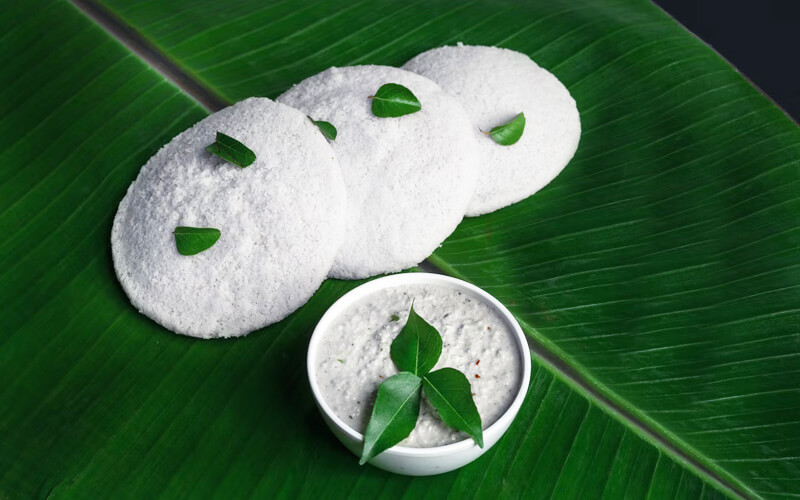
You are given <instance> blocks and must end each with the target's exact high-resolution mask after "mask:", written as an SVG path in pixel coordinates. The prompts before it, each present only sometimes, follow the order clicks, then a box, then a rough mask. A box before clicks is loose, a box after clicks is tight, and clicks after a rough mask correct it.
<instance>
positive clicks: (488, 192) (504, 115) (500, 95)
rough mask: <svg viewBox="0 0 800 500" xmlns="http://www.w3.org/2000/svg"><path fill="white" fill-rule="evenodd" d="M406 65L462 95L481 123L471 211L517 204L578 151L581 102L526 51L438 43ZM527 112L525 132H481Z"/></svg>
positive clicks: (476, 130)
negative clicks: (496, 137) (509, 141)
mask: <svg viewBox="0 0 800 500" xmlns="http://www.w3.org/2000/svg"><path fill="white" fill-rule="evenodd" d="M403 68H404V69H407V70H409V71H413V72H415V73H418V74H420V75H423V76H425V77H427V78H430V79H431V80H433V81H434V82H436V83H438V84H439V86H440V87H441V88H442V89H443V90H444V91H445V92H448V93H449V94H451V95H452V96H453V97H455V98H456V99H458V101H459V102H461V104H463V106H464V108H465V109H466V111H467V113H468V114H469V115H470V118H471V119H472V121H473V123H474V124H475V126H474V127H473V135H474V136H475V137H476V138H477V139H478V142H479V148H480V156H481V164H482V167H481V170H480V172H479V174H478V183H477V187H476V189H475V196H474V197H473V199H472V201H471V202H470V204H469V208H468V209H467V215H468V216H475V215H480V214H484V213H488V212H492V211H494V210H497V209H499V208H503V207H505V206H508V205H511V204H512V203H516V202H518V201H520V200H522V199H524V198H527V197H528V196H530V195H532V194H533V193H535V192H537V191H538V190H540V189H541V188H543V187H544V186H545V185H547V183H549V182H550V181H551V180H553V179H554V178H555V177H556V176H557V175H558V174H559V172H561V170H563V169H564V167H565V166H566V165H567V163H568V162H569V160H570V159H571V158H572V156H573V155H574V154H575V150H576V149H577V147H578V141H579V139H580V135H581V123H580V116H579V114H578V109H577V107H576V105H575V100H574V99H572V97H571V96H570V95H569V91H568V90H567V89H566V87H564V85H562V84H561V82H560V81H558V79H557V78H556V77H555V76H553V75H552V74H551V73H550V72H548V71H547V70H545V69H543V68H541V67H539V66H538V65H537V64H536V63H535V62H533V61H532V60H531V59H530V58H529V57H528V56H526V55H525V54H521V53H519V52H515V51H513V50H508V49H501V48H498V47H482V46H468V45H462V44H458V45H457V46H449V47H439V48H436V49H433V50H429V51H427V52H423V53H422V54H419V55H418V56H416V57H415V58H413V59H411V60H410V61H408V62H407V63H406V64H405V65H404V66H403ZM519 113H524V116H525V120H526V123H525V128H524V131H523V134H522V137H521V138H520V139H519V141H518V142H516V143H515V144H513V145H510V146H502V145H500V144H498V143H496V142H495V141H493V140H492V138H491V137H489V136H487V135H485V133H482V132H481V131H484V132H488V131H490V130H491V129H492V128H494V127H496V126H499V125H502V124H505V123H508V122H509V121H511V120H512V119H513V118H514V117H515V116H517V115H518V114H519Z"/></svg>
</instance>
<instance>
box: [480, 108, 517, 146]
mask: <svg viewBox="0 0 800 500" xmlns="http://www.w3.org/2000/svg"><path fill="white" fill-rule="evenodd" d="M524 130H525V114H524V113H520V114H518V115H517V116H515V117H514V119H513V120H511V121H510V122H508V123H504V124H502V125H498V126H496V127H494V128H493V129H492V130H490V131H489V133H488V134H487V135H489V136H491V138H492V139H494V142H496V143H497V144H500V145H501V146H511V145H512V144H516V143H517V141H519V139H520V137H522V132H523V131H524Z"/></svg>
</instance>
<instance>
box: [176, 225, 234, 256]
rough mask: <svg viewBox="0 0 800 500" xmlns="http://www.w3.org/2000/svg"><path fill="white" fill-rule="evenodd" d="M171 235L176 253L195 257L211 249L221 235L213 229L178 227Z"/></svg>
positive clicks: (217, 230)
mask: <svg viewBox="0 0 800 500" xmlns="http://www.w3.org/2000/svg"><path fill="white" fill-rule="evenodd" d="M173 234H174V235H175V246H176V247H178V253H180V254H181V255H195V254H198V253H200V252H203V251H205V250H208V249H209V248H211V247H213V246H214V244H215V243H216V242H217V240H219V237H220V235H221V234H222V233H220V230H219V229H214V228H213V227H186V226H178V227H176V228H175V231H174V232H173Z"/></svg>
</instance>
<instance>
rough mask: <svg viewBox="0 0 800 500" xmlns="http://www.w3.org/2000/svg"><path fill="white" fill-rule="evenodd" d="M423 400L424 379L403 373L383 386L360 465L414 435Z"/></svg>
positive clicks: (366, 437) (365, 434)
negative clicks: (412, 432) (420, 404)
mask: <svg viewBox="0 0 800 500" xmlns="http://www.w3.org/2000/svg"><path fill="white" fill-rule="evenodd" d="M421 396H422V379H421V378H419V377H418V376H416V375H414V374H413V373H409V372H400V373H398V374H397V375H394V376H391V377H389V378H387V379H386V380H384V381H383V382H382V383H381V385H380V387H378V394H377V396H376V397H375V404H374V405H373V407H372V415H371V416H370V418H369V423H368V424H367V430H366V431H365V432H364V449H363V451H362V452H361V459H360V460H359V464H361V465H363V464H365V463H366V462H367V461H368V460H369V459H371V458H372V457H374V456H375V455H378V454H379V453H381V452H383V451H385V450H388V449H389V448H391V447H392V446H394V445H396V444H397V443H399V442H400V441H402V440H403V439H405V438H407V437H408V435H409V434H411V431H413V430H414V426H416V425H417V417H419V403H420V398H421Z"/></svg>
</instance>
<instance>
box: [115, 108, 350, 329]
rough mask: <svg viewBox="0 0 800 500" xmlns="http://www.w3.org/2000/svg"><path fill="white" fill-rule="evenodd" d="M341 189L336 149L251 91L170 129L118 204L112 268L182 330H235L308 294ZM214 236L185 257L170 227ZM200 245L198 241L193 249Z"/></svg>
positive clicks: (337, 213) (325, 255)
mask: <svg viewBox="0 0 800 500" xmlns="http://www.w3.org/2000/svg"><path fill="white" fill-rule="evenodd" d="M217 132H221V133H223V134H226V135H228V136H230V137H232V138H234V139H236V140H237V141H240V142H241V143H242V144H243V145H245V146H246V147H247V148H249V149H250V150H252V152H254V153H255V156H256V159H255V162H254V163H252V164H251V165H250V166H248V167H247V168H240V167H239V166H237V165H235V164H233V163H229V162H227V161H225V160H223V159H222V158H221V157H219V156H216V155H213V154H211V153H209V152H207V151H206V147H207V146H209V145H211V144H212V143H214V142H215V139H216V134H217ZM344 221H345V189H344V183H343V181H342V177H341V171H340V170H339V167H338V164H337V161H336V160H335V159H334V152H333V150H332V149H331V147H330V146H329V144H328V141H327V140H326V139H325V138H324V136H323V135H322V134H321V133H320V131H319V130H318V129H317V127H316V126H315V125H314V124H313V123H312V122H311V121H310V120H309V119H308V118H307V117H306V116H305V115H304V114H303V113H300V112H299V111H297V110H295V109H292V108H290V107H288V106H285V105H283V104H278V103H275V102H272V101H270V100H269V99H260V98H252V99H247V100H246V101H242V102H240V103H238V104H235V105H233V106H231V107H228V108H226V109H223V110H222V111H219V112H217V113H215V114H213V115H211V116H209V117H208V118H206V119H204V120H203V121H201V122H199V123H198V124H196V125H195V126H194V127H192V128H191V129H189V130H187V131H185V132H183V133H181V134H180V135H178V136H177V137H175V138H174V139H173V140H172V141H171V142H170V143H169V144H167V145H166V146H164V147H163V148H162V149H161V150H160V151H159V152H158V153H157V154H156V155H155V156H153V157H152V158H151V159H150V160H149V161H148V162H147V164H146V165H145V166H144V167H143V168H142V170H141V172H140V173H139V176H138V177H137V179H136V181H135V182H134V183H133V184H131V186H130V188H129V189H128V193H127V194H126V195H125V198H124V199H123V200H122V202H121V203H120V205H119V209H118V211H117V215H116V217H115V219H114V227H113V230H112V234H111V244H112V254H113V258H114V267H115V269H116V272H117V276H118V277H119V280H120V282H121V283H122V287H123V288H124V289H125V292H126V293H127V294H128V297H129V298H130V300H131V302H132V303H133V305H134V306H136V307H137V308H138V309H139V310H140V311H141V312H143V313H144V314H146V315H147V316H149V317H150V318H152V319H154V320H155V321H157V322H158V323H160V324H162V325H164V326H165V327H167V328H169V329H170V330H173V331H175V332H178V333H182V334H185V335H191V336H193V337H202V338H212V337H233V336H240V335H245V334H247V333H248V332H250V331H252V330H255V329H258V328H261V327H263V326H266V325H268V324H270V323H274V322H276V321H278V320H280V319H282V318H283V317H285V316H286V315H288V314H289V313H291V312H292V311H294V310H295V309H297V308H298V307H300V306H301V305H302V304H304V303H305V302H306V301H307V300H308V298H309V297H310V296H311V295H312V294H313V293H314V291H315V290H316V289H317V288H318V287H319V285H320V284H321V283H322V281H323V280H324V278H325V276H326V275H327V273H328V270H329V269H330V266H331V263H332V262H333V258H334V256H335V254H336V251H337V250H338V248H339V245H340V243H341V239H342V234H343V230H344ZM180 226H188V227H192V228H213V229H217V230H219V239H218V240H217V241H216V243H215V244H213V246H211V247H210V248H208V249H206V250H204V251H201V252H200V253H196V254H195V255H182V254H181V253H179V251H178V246H177V245H178V243H177V242H178V239H177V237H176V236H175V235H174V234H173V232H174V231H175V230H176V228H177V227H180ZM195 250H196V249H195Z"/></svg>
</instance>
